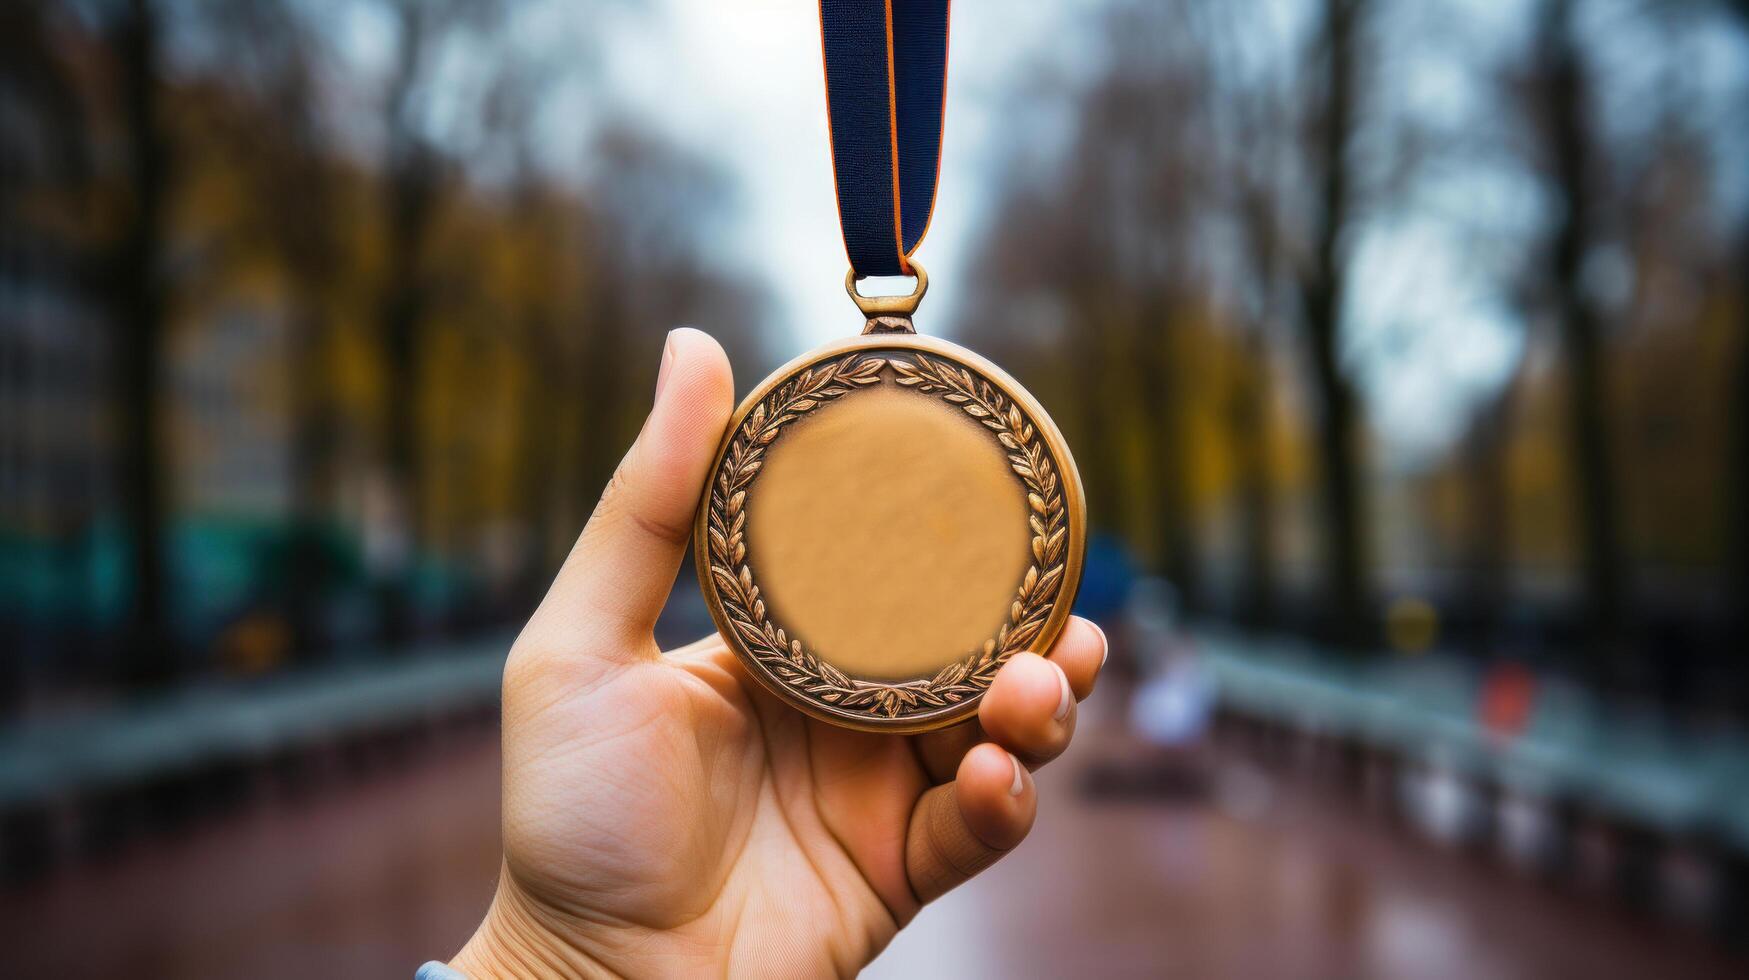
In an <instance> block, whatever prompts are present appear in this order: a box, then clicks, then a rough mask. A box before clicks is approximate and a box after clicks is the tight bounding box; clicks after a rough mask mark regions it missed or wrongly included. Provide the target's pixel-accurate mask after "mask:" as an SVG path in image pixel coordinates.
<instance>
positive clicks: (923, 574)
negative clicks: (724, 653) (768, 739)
mask: <svg viewBox="0 0 1749 980" xmlns="http://www.w3.org/2000/svg"><path fill="white" fill-rule="evenodd" d="M912 265H913V269H914V270H915V272H916V274H917V279H918V288H917V290H916V292H915V293H913V294H912V295H911V296H909V297H898V298H885V299H868V298H865V297H861V296H859V295H857V293H856V291H855V286H854V282H853V281H850V280H847V282H846V286H847V288H848V289H849V290H850V293H851V296H852V298H854V299H856V300H857V303H858V305H859V306H861V307H862V308H863V309H864V311H865V312H867V313H868V314H869V320H868V324H867V327H866V328H865V330H864V333H863V335H862V336H860V337H856V338H853V339H848V340H842V341H837V342H835V343H831V344H827V345H826V346H824V347H820V348H818V349H816V350H814V351H811V352H809V353H807V354H804V355H803V356H801V357H799V358H797V359H796V360H794V361H791V362H790V363H789V364H786V365H784V366H783V367H782V368H780V369H779V370H778V371H777V372H776V373H775V374H773V375H771V376H770V377H768V378H766V379H765V380H764V381H763V382H761V383H760V385H759V386H758V387H757V388H755V389H754V390H753V392H752V394H750V395H748V396H747V398H746V400H745V401H743V402H742V403H741V405H740V406H739V408H737V409H736V411H735V415H734V417H733V419H732V421H731V423H730V426H729V432H728V435H727V437H726V438H725V439H724V441H723V445H722V448H721V449H720V450H719V451H718V453H717V458H716V461H715V464H714V465H713V466H712V468H711V478H710V484H709V488H708V491H707V492H706V494H705V498H704V500H703V502H702V504H701V506H700V508H699V513H698V519H697V523H696V526H695V528H694V542H695V549H696V561H697V566H698V577H699V581H700V582H701V583H702V586H703V589H704V595H705V600H706V603H707V604H708V605H709V607H710V611H711V616H712V617H713V618H714V619H715V620H716V624H717V628H718V629H719V630H720V631H721V632H722V634H723V636H724V637H725V638H726V639H727V640H728V642H729V644H730V645H731V646H732V647H733V648H734V650H735V651H736V653H737V654H739V655H740V657H741V660H742V662H743V663H744V664H745V665H746V667H747V670H748V672H749V673H751V674H752V675H753V676H754V677H755V678H757V679H758V680H759V682H760V683H762V684H763V685H765V687H766V688H768V689H769V690H771V691H772V693H774V694H776V695H777V696H779V697H780V698H782V699H784V700H785V701H788V702H789V703H790V704H792V705H794V706H796V707H797V708H800V709H801V710H803V711H805V712H807V713H808V714H810V715H813V716H814V717H816V718H820V719H822V720H825V721H830V722H833V723H835V724H839V725H845V726H849V727H852V728H860V729H866V730H878V731H898V732H907V731H921V730H925V729H932V728H939V727H944V726H946V725H951V724H953V723H955V722H958V721H962V720H964V719H966V718H968V717H970V716H971V715H972V714H973V713H974V712H975V711H976V710H977V703H978V700H979V698H981V697H982V696H983V693H984V691H985V690H986V689H988V687H989V685H990V681H991V680H992V679H993V678H994V677H995V674H996V671H997V669H998V668H1000V667H1001V665H1002V663H1003V662H1004V661H1005V660H1006V659H1007V658H1008V656H1009V655H1011V654H1013V653H1015V652H1016V651H1020V650H1039V651H1043V650H1047V649H1048V648H1049V647H1050V644H1051V642H1052V641H1053V640H1054V639H1055V638H1056V636H1057V634H1058V632H1060V631H1061V630H1062V628H1063V625H1064V623H1066V622H1067V621H1068V617H1069V607H1070V605H1071V604H1072V603H1073V600H1074V597H1075V589H1076V587H1077V585H1078V584H1079V582H1080V577H1081V559H1082V553H1083V551H1084V548H1085V533H1086V532H1085V511H1084V503H1083V499H1082V493H1081V481H1080V476H1079V475H1078V474H1077V473H1076V470H1075V463H1074V460H1073V459H1072V458H1071V457H1070V455H1069V450H1068V446H1067V445H1066V444H1065V443H1064V442H1063V437H1062V434H1061V433H1059V432H1058V431H1057V427H1056V426H1055V425H1054V424H1053V423H1052V422H1051V419H1050V416H1048V415H1046V414H1045V411H1044V409H1043V408H1042V407H1041V406H1040V405H1039V404H1038V402H1037V401H1035V400H1034V399H1033V397H1032V396H1031V395H1029V394H1028V393H1027V392H1026V390H1025V389H1024V388H1022V387H1021V386H1020V385H1019V384H1018V383H1017V382H1016V381H1015V380H1014V379H1013V378H1011V377H1009V376H1008V375H1007V374H1006V373H1004V372H1003V371H1002V370H1001V369H1000V368H998V367H996V366H995V365H994V364H991V363H990V362H989V361H987V360H985V359H984V358H982V357H980V356H978V355H977V354H974V353H973V352H971V351H969V350H966V349H965V348H963V347H960V346H958V345H956V344H952V343H949V342H947V341H945V340H940V339H936V338H933V337H922V336H918V335H917V334H916V333H915V332H914V330H913V329H912V326H911V321H910V318H909V316H908V315H903V313H908V312H909V310H910V309H911V308H914V307H915V305H916V302H917V300H918V299H920V298H921V296H922V293H923V291H924V289H926V288H927V283H928V278H927V276H926V275H925V274H924V273H923V270H922V269H921V267H918V266H916V264H915V263H912ZM901 311H903V313H902V312H901Z"/></svg>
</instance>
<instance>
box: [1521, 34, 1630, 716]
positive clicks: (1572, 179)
mask: <svg viewBox="0 0 1749 980" xmlns="http://www.w3.org/2000/svg"><path fill="white" fill-rule="evenodd" d="M1542 16H1543V22H1542V25H1541V32H1542V36H1541V58H1540V59H1539V60H1540V61H1541V62H1542V63H1543V64H1544V65H1545V66H1546V68H1545V70H1546V72H1547V75H1546V77H1545V79H1544V81H1545V86H1544V90H1543V91H1544V97H1545V98H1546V99H1547V103H1546V104H1545V106H1544V111H1545V113H1546V117H1545V120H1544V125H1545V126H1546V128H1547V133H1546V138H1547V141H1548V144H1547V151H1548V154H1549V164H1550V165H1551V168H1552V171H1553V174H1552V178H1553V183H1554V191H1555V193H1556V195H1557V207H1556V213H1557V215H1558V217H1557V218H1556V221H1557V224H1556V227H1555V231H1554V235H1553V238H1552V240H1551V242H1550V254H1549V261H1550V268H1549V278H1550V280H1551V283H1552V286H1553V289H1554V300H1555V307H1556V317H1557V319H1558V320H1559V323H1560V335H1561V348H1562V353H1563V355H1564V358H1565V361H1566V364H1567V373H1568V377H1567V391H1566V395H1567V405H1566V409H1567V437H1568V440H1569V443H1568V445H1569V447H1570V448H1569V452H1570V453H1571V458H1572V492H1573V507H1574V509H1575V511H1576V512H1577V514H1578V516H1579V532H1580V539H1579V551H1580V563H1581V567H1582V572H1583V576H1584V589H1585V603H1584V605H1585V617H1586V629H1585V633H1586V634H1587V639H1588V640H1589V642H1590V644H1591V647H1592V650H1591V653H1590V655H1589V656H1588V657H1587V658H1586V669H1587V671H1588V672H1589V673H1590V674H1591V675H1592V677H1593V679H1594V680H1596V681H1598V682H1607V681H1608V680H1611V679H1613V673H1614V670H1615V668H1616V666H1618V665H1617V664H1616V663H1615V661H1616V660H1617V659H1618V658H1619V653H1620V651H1619V650H1618V649H1617V648H1618V646H1619V644H1620V641H1621V622H1622V620H1621V599H1622V595H1621V584H1620V571H1619V569H1620V566H1619V551H1618V548H1619V545H1618V543H1617V541H1616V525H1615V517H1616V507H1615V480H1614V471H1613V469H1612V467H1611V463H1610V452H1609V449H1610V440H1609V432H1608V411H1607V409H1608V398H1609V390H1608V386H1607V384H1606V382H1605V379H1604V364H1603V351H1602V343H1601V338H1600V336H1599V334H1600V329H1599V327H1600V325H1599V318H1598V315H1597V312H1596V310H1595V309H1594V308H1593V306H1592V304H1591V301H1590V299H1589V298H1588V297H1587V295H1586V292H1585V287H1584V283H1583V281H1582V278H1583V275H1584V262H1585V253H1586V251H1587V249H1588V247H1589V245H1590V243H1591V240H1592V235H1593V234H1594V229H1593V228H1592V222H1593V220H1594V219H1593V211H1594V208H1593V201H1592V190H1591V179H1592V174H1591V167H1592V164H1591V132H1590V120H1589V119H1588V118H1587V114H1588V113H1589V111H1590V104H1589V103H1590V80H1589V78H1588V77H1587V75H1586V71H1585V66H1584V65H1583V64H1582V63H1581V62H1580V58H1579V53H1578V50H1577V43H1576V41H1575V39H1574V37H1573V24H1572V4H1571V2H1570V0H1550V2H1549V3H1548V4H1547V5H1546V6H1545V7H1544V10H1543V15H1542Z"/></svg>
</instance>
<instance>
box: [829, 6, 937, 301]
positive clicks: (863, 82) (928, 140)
mask: <svg viewBox="0 0 1749 980" xmlns="http://www.w3.org/2000/svg"><path fill="white" fill-rule="evenodd" d="M947 10H948V0H820V36H821V47H822V50H823V52H824V55H825V62H826V116H827V123H828V125H829V126H830V128H831V131H832V171H833V178H834V179H835V180H836V182H837V187H838V223H839V226H840V227H841V228H842V229H843V231H844V251H845V252H846V253H848V254H849V256H850V267H851V268H852V269H854V270H855V271H856V275H857V277H858V278H861V277H863V276H902V275H910V274H911V266H910V263H909V262H908V261H907V258H908V257H909V256H910V254H911V253H912V252H913V251H915V250H916V248H917V246H918V244H919V243H921V242H922V241H923V234H924V232H926V231H928V230H929V215H930V212H931V211H932V210H933V209H934V207H935V179H936V173H937V171H938V170H939V169H940V165H941V120H942V102H943V96H944V95H945V94H946V83H947Z"/></svg>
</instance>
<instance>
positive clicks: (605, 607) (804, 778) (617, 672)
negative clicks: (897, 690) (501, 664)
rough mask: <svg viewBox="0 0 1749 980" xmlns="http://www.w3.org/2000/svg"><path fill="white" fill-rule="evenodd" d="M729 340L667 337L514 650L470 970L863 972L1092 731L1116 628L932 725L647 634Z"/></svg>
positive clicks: (717, 411)
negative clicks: (850, 717) (820, 696)
mask: <svg viewBox="0 0 1749 980" xmlns="http://www.w3.org/2000/svg"><path fill="white" fill-rule="evenodd" d="M732 399H733V386H732V384H731V381H730V376H729V365H728V361H727V358H725V357H724V355H723V352H722V349H721V348H719V347H718V346H717V344H716V342H715V341H713V340H711V339H710V338H709V337H707V336H706V335H704V334H702V333H700V332H698V331H696V330H676V331H675V332H674V333H672V334H670V335H669V338H668V343H667V346H666V348H665V349H664V351H663V355H662V367H661V371H660V374H659V375H658V378H657V382H656V399H655V406H654V407H653V408H652V409H651V412H650V415H649V418H648V419H646V420H645V422H644V428H643V431H642V433H641V434H640V435H639V436H638V439H637V442H636V444H634V445H633V446H632V448H631V451H630V452H629V453H627V454H626V457H625V459H624V460H623V461H622V462H621V464H620V467H619V471H618V473H616V474H615V476H614V478H613V481H612V483H611V484H610V485H609V486H608V489H607V492H606V493H605V494H603V496H602V499H601V503H600V504H599V505H598V506H597V507H596V509H595V514H594V516H593V517H592V518H590V521H589V524H588V526H587V527H586V528H584V530H583V534H582V536H581V538H580V539H579V540H578V541H577V544H576V547H575V548H574V549H573V550H572V552H571V555H570V557H569V558H568V559H567V560H566V562H565V566H564V568H563V569H561V570H560V572H559V575H558V578H557V579H556V580H555V581H554V583H553V586H552V590H551V591H550V592H549V593H548V594H547V597H546V599H545V601H543V602H542V603H541V606H540V608H539V609H538V610H537V611H536V612H535V614H534V616H533V618H532V619H530V620H529V622H528V625H527V627H526V628H525V629H524V630H523V632H522V635H521V636H520V637H518V639H517V641H516V644H515V646H514V647H513V648H512V649H511V651H510V657H509V660H508V662H507V663H506V665H505V669H504V735H503V738H504V760H503V764H504V799H503V838H504V868H503V873H502V875H501V877H500V880H499V884H498V891H497V894H496V896H495V897H494V898H493V902H492V907H491V910H490V911H489V912H488V913H487V916H486V919H485V921H484V922H483V923H482V924H481V926H480V928H479V930H478V932H476V933H475V935H474V937H473V938H472V939H471V940H469V942H468V944H467V946H466V947H465V948H464V949H463V950H462V951H461V952H460V953H459V954H458V955H457V957H456V959H455V966H456V967H457V968H459V969H461V970H463V971H464V972H467V973H469V974H470V975H473V976H478V977H487V976H499V975H512V974H514V975H527V974H530V973H554V974H575V975H592V974H601V973H619V974H637V975H651V974H662V975H667V974H685V975H693V974H698V973H703V972H710V973H713V974H716V973H724V972H728V973H734V974H737V975H757V976H800V975H806V976H819V975H821V974H826V973H836V974H840V975H846V974H851V973H854V972H856V971H857V970H858V969H859V968H860V967H862V966H863V965H864V964H866V963H867V962H868V961H869V960H871V959H873V958H874V956H875V955H876V954H877V953H879V952H880V950H881V949H882V948H883V947H884V946H885V945H886V944H887V943H888V942H889V941H890V940H891V939H892V938H893V935H894V933H896V932H897V931H898V930H899V928H900V927H901V926H903V925H904V924H905V923H906V922H908V921H910V919H911V918H912V917H913V916H915V915H916V914H917V911H918V909H919V908H921V907H922V906H923V904H924V903H926V902H928V901H930V900H932V899H934V898H936V897H937V896H939V895H941V894H942V893H943V892H945V891H947V890H948V889H950V888H952V887H954V886H955V885H957V884H959V883H960V882H962V881H964V880H966V879H967V878H969V877H970V876H972V875H974V874H976V873H978V872H979V871H981V870H982V869H984V868H985V867H988V866H989V865H990V864H991V863H992V862H994V861H995V860H996V859H997V858H998V857H1001V856H1002V854H1003V853H1004V852H1006V851H1007V850H1009V849H1010V848H1012V847H1014V846H1015V845H1016V844H1018V843H1020V840H1021V838H1023V837H1025V836H1026V833H1027V831H1028V830H1029V829H1030V828H1031V826H1032V821H1033V816H1034V813H1035V811H1036V808H1037V796H1036V794H1035V791H1034V788H1033V782H1032V776H1031V774H1030V772H1029V770H1030V769H1032V768H1036V767H1037V766H1039V765H1042V764H1043V763H1045V762H1047V761H1049V760H1050V759H1052V758H1054V757H1056V756H1057V755H1058V754H1059V753H1061V752H1062V751H1063V749H1064V748H1065V747H1066V746H1067V745H1068V743H1069V738H1070V736H1071V735H1072V734H1073V733H1074V730H1075V702H1076V700H1078V699H1080V698H1084V697H1086V696H1087V695H1088V693H1089V692H1091V691H1092V689H1093V683H1094V679H1095V677H1096V675H1097V674H1098V672H1099V668H1100V665H1101V663H1102V662H1103V660H1104V657H1105V638H1104V636H1103V635H1102V634H1101V633H1100V632H1099V630H1098V628H1097V627H1095V626H1093V625H1092V624H1091V623H1089V622H1087V621H1085V620H1080V619H1076V620H1071V622H1070V624H1069V626H1068V628H1067V629H1065V630H1064V632H1063V635H1062V637H1061V638H1060V639H1059V640H1058V642H1057V644H1056V647H1055V649H1054V651H1052V653H1051V656H1050V658H1049V659H1046V658H1044V657H1040V656H1037V655H1034V654H1031V653H1023V654H1018V655H1016V656H1014V657H1013V658H1012V659H1010V660H1009V662H1008V663H1007V664H1006V665H1004V667H1003V668H1002V670H1001V672H1000V673H998V674H997V675H996V679H995V682H994V683H993V684H992V685H991V688H990V690H989V692H988V693H987V694H986V695H985V697H984V699H983V701H982V702H981V704H980V705H979V711H978V720H977V722H975V723H972V722H968V723H966V724H964V725H960V726H958V727H956V728H952V729H948V730H945V731H940V732H933V733H929V734H925V735H916V736H899V735H871V734H864V733H858V732H852V731H849V730H846V729H841V728H836V727H833V726H831V725H827V724H825V723H822V722H818V721H814V720H812V719H810V718H808V717H807V716H805V715H803V714H802V713H801V712H798V711H796V710H794V709H792V708H790V707H788V706H787V705H785V704H783V703H782V702H780V701H778V700H777V699H775V698H773V697H772V696H771V695H770V694H769V693H767V692H766V691H765V690H764V689H763V688H761V687H760V686H759V684H758V683H757V682H756V681H754V680H753V679H752V678H751V677H749V676H748V675H747V674H746V672H745V671H744V670H743V669H742V668H741V666H740V663H739V662H738V661H737V660H736V658H735V656H734V654H733V652H732V651H730V650H729V649H728V648H727V647H726V646H725V645H724V643H723V641H722V640H721V638H720V637H716V636H712V637H710V638H709V639H706V640H701V641H699V642H697V643H694V644H692V645H691V646H688V647H684V648H682V649H680V650H676V651H673V652H670V653H667V654H664V653H663V652H662V651H660V650H659V649H657V647H656V643H655V639H654V638H653V636H652V634H651V628H652V627H653V626H654V624H655V621H656V616H657V614H658V613H659V612H660V611H661V608H662V604H663V602H664V601H665V599H666V598H667V594H668V590H669V587H670V585H671V584H672V582H673V580H674V576H675V573H676V571H677V570H678V568H679V563H680V561H681V558H682V556H683V554H684V552H685V546H686V540H687V535H688V533H689V531H690V530H691V527H692V518H693V513H694V508H695V506H696V505H697V501H698V496H699V492H700V489H701V488H702V487H703V485H704V482H705V478H706V471H707V470H708V469H709V468H710V465H711V460H712V457H713V454H714V453H715V451H716V448H717V443H718V440H719V439H720V438H721V437H722V434H723V431H724V429H725V427H726V426H727V424H728V419H729V415H730V411H731V408H732Z"/></svg>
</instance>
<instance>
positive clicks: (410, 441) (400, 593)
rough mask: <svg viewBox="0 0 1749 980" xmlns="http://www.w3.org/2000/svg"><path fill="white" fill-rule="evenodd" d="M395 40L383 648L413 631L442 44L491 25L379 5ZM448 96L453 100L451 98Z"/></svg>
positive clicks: (461, 3) (389, 163)
mask: <svg viewBox="0 0 1749 980" xmlns="http://www.w3.org/2000/svg"><path fill="white" fill-rule="evenodd" d="M384 2H386V3H387V4H388V7H389V12H390V15H391V19H392V24H393V31H394V39H393V49H392V50H393V53H392V55H391V66H390V69H389V75H388V78H387V79H386V83H385V87H384V92H383V101H382V120H383V141H384V149H383V165H382V169H381V175H382V182H383V210H384V213H383V261H384V266H383V270H382V284H381V292H380V299H379V312H378V324H379V329H380V330H381V336H382V345H383V361H384V365H385V367H386V370H387V374H388V383H387V387H386V390H385V392H384V397H385V404H384V405H383V416H382V417H383V452H384V461H385V464H386V471H387V472H386V474H385V478H386V482H387V489H388V494H389V504H390V506H389V507H388V508H387V509H386V511H385V512H384V513H383V515H382V516H381V518H380V519H382V520H384V521H386V522H388V523H390V524H391V526H389V527H385V528H383V529H381V530H382V531H383V532H384V534H385V537H386V538H388V539H389V540H390V544H389V546H388V547H387V548H386V549H384V551H383V554H384V556H385V560H386V562H387V567H385V568H382V569H380V570H379V572H380V574H381V576H382V586H381V592H380V596H381V599H380V605H379V610H378V612H379V617H380V626H381V629H382V633H383V638H384V640H385V641H386V642H387V643H389V644H390V645H391V646H396V645H400V644H402V643H405V642H406V641H407V640H408V639H409V638H410V637H411V635H412V631H413V625H414V624H413V609H412V602H413V595H412V591H413V585H414V583H413V574H414V572H415V570H416V566H417V562H418V560H419V558H420V547H421V542H422V540H423V535H424V534H425V532H426V530H427V528H426V506H425V505H426V499H425V493H424V487H425V483H424V473H423V470H422V467H423V456H422V452H421V450H422V445H421V440H420V438H419V433H420V423H419V416H418V411H419V406H420V405H421V404H422V402H423V400H424V399H423V392H424V390H425V389H424V386H423V382H424V373H423V371H422V361H421V353H422V346H421V338H420V333H421V328H422V326H423V325H424V322H425V317H426V315H427V312H428V302H429V298H430V295H431V284H430V282H429V281H428V280H427V273H426V269H425V258H426V250H427V248H428V244H427V243H428V237H429V235H430V232H431V227H432V223H433V221H434V219H435V218H436V215H437V202H438V199H439V194H440V193H441V190H442V186H443V183H444V181H445V180H446V178H447V176H448V172H447V171H448V170H449V168H450V163H449V161H448V160H446V157H445V154H444V151H443V149H442V148H441V144H440V141H439V139H438V136H437V134H436V133H434V132H433V126H434V125H435V121H434V119H433V116H434V113H433V110H432V102H433V99H434V98H436V97H437V96H438V94H439V93H440V92H442V91H443V86H442V84H440V81H439V80H438V79H437V77H436V76H437V74H438V69H439V65H440V64H441V62H442V58H443V55H444V53H445V42H446V41H450V40H452V39H454V38H455V37H456V36H457V35H460V34H462V33H464V32H465V33H467V34H468V35H469V38H470V41H476V42H477V41H478V40H479V38H480V37H481V35H482V34H483V33H484V32H486V31H487V30H489V29H490V28H491V27H492V26H493V25H494V24H495V20H496V17H495V15H496V14H497V13H498V9H497V5H496V4H494V3H471V2H467V0H384ZM449 94H452V95H453V94H454V93H453V91H452V92H450V93H449Z"/></svg>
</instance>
